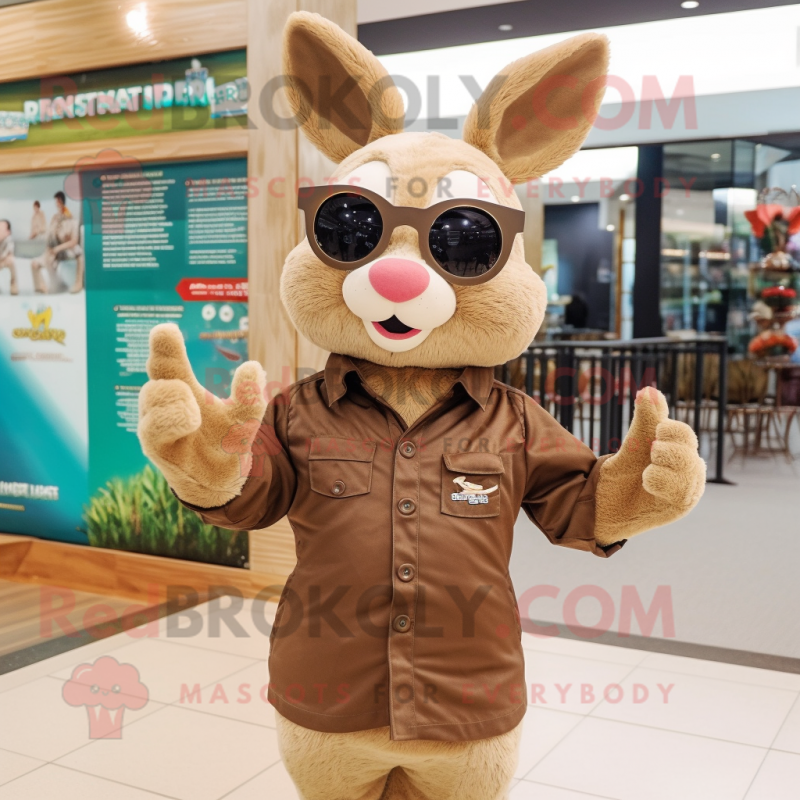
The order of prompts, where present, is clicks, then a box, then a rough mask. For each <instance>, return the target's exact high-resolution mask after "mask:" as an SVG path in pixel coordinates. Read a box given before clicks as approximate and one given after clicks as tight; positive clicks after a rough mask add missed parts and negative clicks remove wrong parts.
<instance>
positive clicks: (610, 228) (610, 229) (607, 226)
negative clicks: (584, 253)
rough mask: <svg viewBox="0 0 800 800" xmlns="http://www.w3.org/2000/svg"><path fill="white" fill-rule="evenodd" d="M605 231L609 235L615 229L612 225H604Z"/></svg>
mask: <svg viewBox="0 0 800 800" xmlns="http://www.w3.org/2000/svg"><path fill="white" fill-rule="evenodd" d="M606 230H607V231H608V232H609V233H611V231H614V230H616V228H615V227H614V226H613V225H606Z"/></svg>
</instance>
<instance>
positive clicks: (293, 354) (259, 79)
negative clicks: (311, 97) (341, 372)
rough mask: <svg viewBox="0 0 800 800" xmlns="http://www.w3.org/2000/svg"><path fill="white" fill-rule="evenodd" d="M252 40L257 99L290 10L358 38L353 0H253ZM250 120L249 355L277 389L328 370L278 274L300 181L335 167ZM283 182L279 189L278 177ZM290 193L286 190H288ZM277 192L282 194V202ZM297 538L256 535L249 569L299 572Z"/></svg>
mask: <svg viewBox="0 0 800 800" xmlns="http://www.w3.org/2000/svg"><path fill="white" fill-rule="evenodd" d="M249 8H250V11H249V13H250V19H249V24H248V28H249V30H250V41H249V44H248V49H247V72H248V77H249V78H250V85H251V88H252V91H253V96H259V94H260V90H261V87H263V86H264V85H265V84H266V83H267V81H269V80H270V79H271V78H273V77H275V76H276V75H279V74H280V70H281V66H280V63H281V61H280V60H281V38H282V34H283V26H284V24H285V22H286V18H287V17H288V15H289V14H290V13H291V12H292V11H296V10H305V11H314V12H316V13H318V14H322V15H323V16H325V17H327V18H328V19H330V20H332V21H333V22H336V23H337V24H338V25H340V26H341V27H342V28H343V29H344V30H345V31H347V32H348V33H350V34H352V35H353V36H355V34H356V2H355V0H271V1H270V2H265V0H250V6H249ZM275 111H276V113H278V114H279V115H280V116H283V117H286V116H289V108H288V104H287V103H286V100H285V97H284V96H283V93H282V92H279V93H278V94H277V95H276V96H275ZM251 119H252V121H253V122H254V123H255V124H256V126H257V127H256V129H254V130H252V131H251V132H250V136H251V138H250V157H249V162H248V163H249V167H248V170H249V175H250V176H251V177H254V178H256V180H257V182H258V186H259V195H258V197H257V198H255V199H253V200H251V201H250V211H249V222H248V225H249V228H248V230H249V233H248V242H249V252H250V255H249V262H250V278H249V286H250V337H249V342H250V356H251V358H255V359H257V360H258V361H260V362H261V363H262V364H263V365H264V367H265V369H266V370H267V380H268V381H269V384H270V385H271V386H272V387H273V389H275V388H277V387H278V386H279V385H285V384H286V383H291V382H293V381H294V380H296V379H297V377H298V370H301V371H302V372H301V373H300V377H303V376H304V375H307V374H309V372H308V371H309V370H311V371H316V370H319V369H321V368H322V367H323V366H324V365H325V359H326V358H327V353H326V352H325V351H323V350H322V349H321V348H319V347H317V346H316V345H313V344H312V343H311V342H309V341H308V340H307V339H305V338H304V337H302V336H300V335H299V334H298V333H297V332H296V331H295V328H294V326H293V325H292V323H291V320H290V319H289V317H288V315H287V313H286V311H285V310H284V308H283V305H282V303H281V301H280V294H279V287H280V273H281V269H282V267H283V262H284V260H285V259H286V256H287V254H288V253H289V251H290V250H291V249H292V248H293V247H294V246H295V245H296V244H297V242H299V241H300V239H301V238H302V237H303V235H304V231H303V228H302V225H301V219H302V218H301V214H300V212H299V211H298V210H297V195H296V190H295V186H296V185H297V180H298V178H300V177H310V178H312V179H314V180H321V179H323V178H325V177H327V176H329V175H330V174H331V171H332V169H333V164H332V163H331V162H330V161H328V160H327V159H325V158H324V157H323V156H322V155H321V154H320V153H318V152H317V150H316V149H315V148H314V147H313V146H312V145H311V144H309V143H308V142H307V141H306V139H305V137H304V136H303V134H302V133H301V132H300V131H298V130H296V129H290V130H276V129H275V128H273V127H271V126H269V125H268V124H267V123H266V121H265V120H264V119H263V117H262V115H261V114H260V113H258V114H256V112H255V109H254V111H253V112H252V113H251ZM276 178H278V179H282V181H280V182H278V183H275V184H273V187H274V190H273V191H270V182H271V181H273V180H274V179H276ZM284 188H285V191H283V189H284ZM278 194H282V195H284V196H282V197H279V196H277V195H278ZM294 563H295V552H294V536H293V534H292V531H291V528H290V527H289V525H288V523H287V522H286V521H285V520H281V521H280V522H278V523H277V524H276V525H273V526H272V527H271V528H268V529H266V530H263V531H252V532H251V534H250V566H251V569H254V570H257V571H260V572H269V573H271V574H281V575H284V576H286V575H288V574H289V573H290V572H291V570H292V569H293V568H294Z"/></svg>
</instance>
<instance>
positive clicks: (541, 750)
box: [516, 706, 582, 778]
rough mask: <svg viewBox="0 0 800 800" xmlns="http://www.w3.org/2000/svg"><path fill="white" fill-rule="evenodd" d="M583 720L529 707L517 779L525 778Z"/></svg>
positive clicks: (574, 715) (562, 713) (561, 713)
mask: <svg viewBox="0 0 800 800" xmlns="http://www.w3.org/2000/svg"><path fill="white" fill-rule="evenodd" d="M581 719H582V717H580V716H578V715H577V714H566V713H564V712H563V711H550V710H548V709H545V708H539V707H537V706H529V708H528V711H527V712H526V714H525V720H524V725H523V728H522V741H521V742H520V749H519V765H518V767H517V771H516V777H517V778H523V777H525V775H527V774H528V773H529V772H530V771H531V769H533V767H534V766H536V764H538V763H539V761H541V760H542V758H543V757H544V756H545V755H547V753H549V752H550V750H552V749H553V748H554V747H555V746H556V745H557V744H558V743H559V742H560V741H561V740H562V739H563V738H564V737H565V736H566V735H567V734H568V733H569V732H570V731H571V730H572V729H573V728H574V727H575V726H576V725H577V724H578V723H579V722H580V721H581Z"/></svg>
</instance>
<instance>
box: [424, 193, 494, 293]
mask: <svg viewBox="0 0 800 800" xmlns="http://www.w3.org/2000/svg"><path fill="white" fill-rule="evenodd" d="M428 242H429V244H430V248H431V253H433V257H434V258H435V259H436V261H437V262H438V263H439V265H440V266H441V267H442V268H443V269H445V270H447V272H449V273H450V274H451V275H454V276H456V277H458V278H477V277H479V276H481V275H484V274H486V273H487V272H488V271H489V270H490V269H491V268H492V267H493V266H494V265H495V263H496V261H497V259H498V258H499V257H500V251H501V250H502V236H501V234H500V228H499V227H498V225H497V223H496V222H495V221H494V220H493V219H492V218H491V217H490V216H489V215H488V214H487V213H486V212H484V211H481V210H480V209H477V208H466V207H462V208H450V209H448V210H447V211H445V212H444V213H443V214H441V215H439V216H438V217H437V218H436V221H435V222H434V223H433V225H432V226H431V232H430V235H429V237H428Z"/></svg>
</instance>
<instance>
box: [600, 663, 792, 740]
mask: <svg viewBox="0 0 800 800" xmlns="http://www.w3.org/2000/svg"><path fill="white" fill-rule="evenodd" d="M634 684H639V685H640V686H644V687H645V688H646V690H647V691H648V692H649V694H648V696H647V699H645V700H644V701H643V702H641V703H634V702H633V693H634ZM659 685H660V686H663V687H669V686H670V685H672V689H671V690H669V694H668V695H667V701H666V702H665V701H664V694H663V693H662V691H661V690H660V689H659V688H658V687H659ZM621 686H622V691H623V695H622V700H621V701H620V702H618V703H614V704H612V703H611V702H609V701H605V702H603V703H601V704H600V705H599V706H598V707H597V708H596V709H595V711H594V712H593V716H596V717H602V718H604V719H613V720H617V721H618V722H632V723H637V724H639V725H647V726H649V727H653V728H663V729H665V730H670V731H677V732H679V733H692V734H696V735H698V736H708V737H711V738H714V739H725V740H726V741H729V742H738V743H740V744H752V745H755V746H757V747H769V746H770V745H771V744H772V742H773V740H774V739H775V736H776V735H777V734H778V731H779V730H780V728H781V725H782V724H783V721H784V720H785V719H786V715H787V714H788V713H789V709H790V708H791V707H792V704H793V703H794V701H795V699H796V697H797V695H796V693H795V692H790V691H786V690H784V689H771V688H768V687H765V686H751V685H748V684H742V683H730V682H727V681H715V680H712V679H711V678H699V677H696V676H694V675H681V674H677V673H674V672H659V671H656V670H649V669H636V670H634V672H632V673H631V674H630V675H629V676H628V677H627V678H626V679H625V680H624V681H623V682H622V684H621ZM610 696H612V697H613V698H616V695H615V694H612V695H610Z"/></svg>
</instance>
